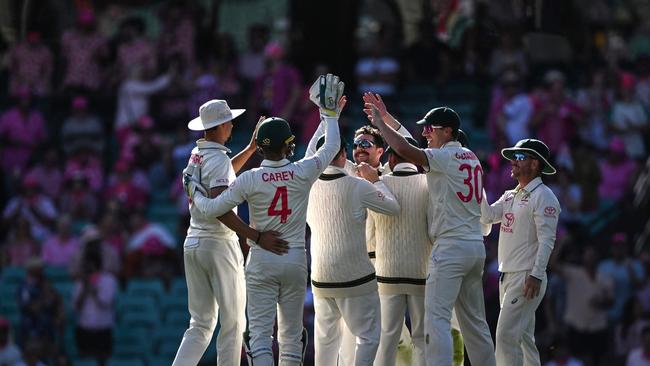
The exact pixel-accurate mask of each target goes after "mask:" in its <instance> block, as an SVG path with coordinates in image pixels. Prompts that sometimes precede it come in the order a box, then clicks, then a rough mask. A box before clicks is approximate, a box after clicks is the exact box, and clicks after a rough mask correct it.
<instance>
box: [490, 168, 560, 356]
mask: <svg viewBox="0 0 650 366" xmlns="http://www.w3.org/2000/svg"><path fill="white" fill-rule="evenodd" d="M481 212H482V217H481V221H482V222H484V223H488V224H493V223H497V222H498V223H501V228H500V234H499V251H498V261H499V272H501V277H500V281H499V300H500V303H501V312H500V313H499V321H498V323H497V332H496V338H497V339H496V358H497V364H499V365H513V366H517V365H539V364H540V359H539V353H538V351H537V347H536V346H535V310H537V307H538V306H539V304H540V303H541V302H542V298H543V297H544V293H545V292H546V280H547V278H546V265H547V264H548V260H549V258H550V256H551V251H552V250H553V246H554V245H555V234H556V231H557V222H558V217H559V215H560V203H559V202H558V200H557V198H556V197H555V195H554V194H553V191H551V189H550V188H548V187H547V186H546V185H545V184H544V183H542V179H541V178H540V177H537V178H535V179H533V180H532V181H530V182H529V183H528V184H527V185H526V186H525V187H523V188H522V187H517V188H516V189H514V190H510V191H506V192H505V193H504V194H503V195H502V196H501V198H499V200H497V201H496V202H495V203H493V204H492V205H491V206H489V205H488V204H487V202H486V203H484V204H482V205H481ZM529 275H530V276H533V277H535V278H537V279H539V280H541V288H540V293H539V296H537V297H535V298H533V299H531V300H529V299H526V298H525V297H524V292H523V290H524V281H525V280H526V278H527V277H528V276H529Z"/></svg>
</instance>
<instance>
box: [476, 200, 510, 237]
mask: <svg viewBox="0 0 650 366" xmlns="http://www.w3.org/2000/svg"><path fill="white" fill-rule="evenodd" d="M507 194H509V192H506V193H504V194H503V195H501V198H499V199H498V200H497V201H496V202H494V203H493V204H492V205H490V204H489V203H488V200H487V195H486V194H485V190H484V191H483V201H481V224H485V225H492V224H496V223H499V222H501V218H502V217H503V202H504V200H505V197H506V195H507ZM483 235H485V234H483Z"/></svg>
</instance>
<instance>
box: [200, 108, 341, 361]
mask: <svg viewBox="0 0 650 366" xmlns="http://www.w3.org/2000/svg"><path fill="white" fill-rule="evenodd" d="M325 123H326V124H327V133H326V138H325V144H324V145H323V146H322V148H321V149H319V150H318V151H317V152H316V153H315V154H314V155H313V156H309V157H305V158H304V159H302V160H300V161H297V162H295V163H291V162H290V161H289V160H287V159H283V160H280V161H271V160H264V161H262V164H261V167H260V168H256V169H252V170H249V171H247V172H244V173H242V174H241V175H240V176H239V177H237V179H235V181H234V183H233V184H232V185H231V186H230V188H228V189H227V190H226V191H224V192H223V193H222V194H221V195H219V196H218V197H217V198H215V199H212V200H210V199H206V198H205V197H203V196H201V195H200V194H198V192H197V194H196V196H195V198H194V205H195V206H197V207H198V208H199V209H200V210H201V211H202V212H207V213H209V214H210V215H212V216H220V215H222V214H224V213H226V212H228V210H230V209H231V208H232V207H235V206H237V205H239V204H240V203H242V202H243V201H248V206H249V212H250V222H251V226H252V227H254V228H255V229H257V230H259V231H269V230H275V231H278V232H280V233H282V235H281V238H282V239H284V240H286V241H288V242H289V252H288V253H287V254H284V255H276V254H274V253H271V252H269V251H267V250H264V249H262V248H261V247H259V246H257V245H256V244H255V243H253V242H252V241H250V240H249V244H250V245H251V251H250V254H249V257H248V263H247V265H246V289H247V294H248V307H247V313H248V322H249V331H250V351H251V353H252V357H253V361H254V363H255V366H267V365H273V351H272V348H271V346H272V340H273V337H272V336H273V325H274V323H275V317H276V307H277V312H278V342H279V344H280V364H281V365H283V364H284V365H298V364H300V362H301V360H302V342H301V336H302V329H303V326H302V313H303V303H304V298H305V291H306V286H307V258H306V252H305V223H306V214H307V199H308V198H309V191H310V189H311V186H312V184H313V183H314V182H315V181H316V179H318V176H319V175H320V174H321V173H322V172H323V170H325V168H326V167H327V165H328V164H329V163H330V161H331V160H332V158H333V157H334V156H335V155H336V153H338V151H339V147H340V135H339V127H338V119H337V118H325Z"/></svg>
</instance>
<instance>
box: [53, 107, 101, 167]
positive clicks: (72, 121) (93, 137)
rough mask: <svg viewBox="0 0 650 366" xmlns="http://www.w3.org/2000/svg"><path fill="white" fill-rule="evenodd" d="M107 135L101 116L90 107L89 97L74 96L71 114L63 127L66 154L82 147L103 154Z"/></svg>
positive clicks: (62, 137)
mask: <svg viewBox="0 0 650 366" xmlns="http://www.w3.org/2000/svg"><path fill="white" fill-rule="evenodd" d="M105 135H106V133H105V130H104V126H103V125H102V121H101V120H100V119H99V116H98V115H96V114H95V113H93V112H92V111H91V110H90V109H89V105H88V98H86V97H85V96H83V95H77V96H75V97H74V98H72V103H71V105H70V116H69V117H68V118H66V119H65V121H63V126H62V128H61V145H62V146H63V149H64V151H65V153H66V155H67V156H70V155H71V154H72V152H73V151H75V150H77V149H82V148H83V149H88V150H92V151H94V152H95V153H96V154H97V155H101V154H102V153H103V152H104V145H105V143H106V138H105Z"/></svg>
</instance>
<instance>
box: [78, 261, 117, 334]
mask: <svg viewBox="0 0 650 366" xmlns="http://www.w3.org/2000/svg"><path fill="white" fill-rule="evenodd" d="M89 285H90V286H95V288H97V299H96V298H95V297H94V296H91V295H89V296H87V297H86V298H85V301H84V302H83V303H82V304H81V306H80V308H78V309H77V314H78V320H77V324H78V325H79V326H80V327H82V328H84V329H92V330H102V329H107V328H112V327H113V325H115V311H114V307H113V301H114V299H115V292H116V290H117V281H116V280H115V276H113V275H112V274H110V273H108V272H97V273H96V274H94V275H91V279H90V284H89ZM81 289H82V283H81V282H79V281H77V283H75V287H74V292H73V296H72V299H73V300H72V303H73V304H76V302H77V299H78V298H79V296H80V295H81Z"/></svg>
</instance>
